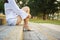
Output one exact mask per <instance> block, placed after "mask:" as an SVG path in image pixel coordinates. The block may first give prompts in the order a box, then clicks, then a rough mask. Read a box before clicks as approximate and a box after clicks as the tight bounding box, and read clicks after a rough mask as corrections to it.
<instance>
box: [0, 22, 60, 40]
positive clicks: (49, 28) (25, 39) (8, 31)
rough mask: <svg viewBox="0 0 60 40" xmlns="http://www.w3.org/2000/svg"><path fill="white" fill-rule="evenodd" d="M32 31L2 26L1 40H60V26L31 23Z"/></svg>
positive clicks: (0, 28)
mask: <svg viewBox="0 0 60 40" xmlns="http://www.w3.org/2000/svg"><path fill="white" fill-rule="evenodd" d="M29 26H30V27H31V31H26V30H25V31H23V26H22V25H21V26H0V40H60V25H54V24H46V23H43V24H42V23H29Z"/></svg>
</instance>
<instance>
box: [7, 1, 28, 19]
mask: <svg viewBox="0 0 60 40" xmlns="http://www.w3.org/2000/svg"><path fill="white" fill-rule="evenodd" d="M8 1H9V3H10V4H11V6H12V9H13V11H14V12H16V13H17V14H18V15H20V16H21V17H22V19H25V18H26V17H27V16H28V14H27V13H26V12H25V11H23V10H22V9H20V8H19V7H18V5H17V4H16V2H15V0H8Z"/></svg>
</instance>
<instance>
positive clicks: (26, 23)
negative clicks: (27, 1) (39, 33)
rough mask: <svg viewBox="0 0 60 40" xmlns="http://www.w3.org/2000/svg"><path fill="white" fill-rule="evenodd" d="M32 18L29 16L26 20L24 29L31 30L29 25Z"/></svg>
mask: <svg viewBox="0 0 60 40" xmlns="http://www.w3.org/2000/svg"><path fill="white" fill-rule="evenodd" d="M30 18H31V15H29V16H28V17H27V18H26V19H24V28H26V29H27V30H30V28H29V25H28V22H29V19H30Z"/></svg>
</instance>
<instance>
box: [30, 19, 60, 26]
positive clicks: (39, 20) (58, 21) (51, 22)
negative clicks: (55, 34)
mask: <svg viewBox="0 0 60 40" xmlns="http://www.w3.org/2000/svg"><path fill="white" fill-rule="evenodd" d="M30 22H34V23H50V24H57V25H60V20H42V19H30Z"/></svg>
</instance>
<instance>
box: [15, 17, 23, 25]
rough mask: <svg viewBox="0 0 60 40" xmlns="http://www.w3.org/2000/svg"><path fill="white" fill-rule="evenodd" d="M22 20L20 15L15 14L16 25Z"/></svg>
mask: <svg viewBox="0 0 60 40" xmlns="http://www.w3.org/2000/svg"><path fill="white" fill-rule="evenodd" d="M21 21H22V18H21V17H20V16H17V22H16V25H19V24H20V23H21Z"/></svg>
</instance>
